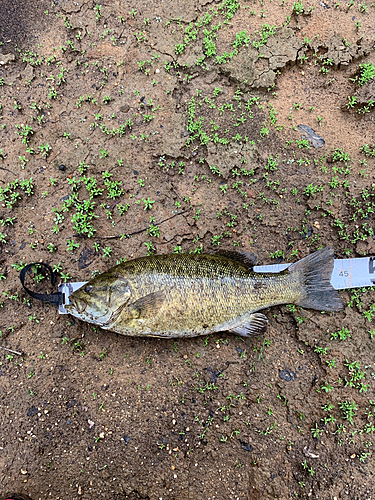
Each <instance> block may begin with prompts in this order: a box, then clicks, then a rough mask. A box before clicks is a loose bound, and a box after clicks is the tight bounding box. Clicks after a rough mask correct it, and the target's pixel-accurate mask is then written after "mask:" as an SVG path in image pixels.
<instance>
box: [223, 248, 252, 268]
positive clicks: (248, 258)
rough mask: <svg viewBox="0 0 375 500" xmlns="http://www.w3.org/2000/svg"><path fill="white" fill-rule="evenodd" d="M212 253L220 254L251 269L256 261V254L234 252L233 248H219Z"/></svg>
mask: <svg viewBox="0 0 375 500" xmlns="http://www.w3.org/2000/svg"><path fill="white" fill-rule="evenodd" d="M214 255H218V256H219V255H222V256H223V257H226V258H227V259H231V260H235V261H236V262H239V263H240V264H242V265H244V266H246V267H247V268H248V269H252V268H253V267H254V266H255V265H256V264H257V262H258V256H257V255H255V253H250V252H235V251H234V250H219V251H218V252H216V253H215V254H214Z"/></svg>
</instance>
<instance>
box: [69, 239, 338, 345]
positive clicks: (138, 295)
mask: <svg viewBox="0 0 375 500" xmlns="http://www.w3.org/2000/svg"><path fill="white" fill-rule="evenodd" d="M255 264H256V256H255V255H253V254H247V253H240V252H238V253H237V252H222V253H220V252H219V253H216V254H214V255H211V254H200V255H199V254H198V255H192V254H167V255H152V256H149V257H141V258H138V259H134V260H130V261H128V262H125V263H123V264H119V265H117V266H115V267H112V268H111V269H109V270H108V271H106V272H105V273H103V274H101V275H99V276H97V277H96V278H94V279H92V280H90V281H89V282H88V283H86V284H85V285H84V286H82V287H81V288H79V289H78V290H76V291H75V292H74V293H73V294H72V295H71V296H70V297H69V298H70V301H71V304H70V305H67V306H66V310H67V311H68V312H69V313H70V314H72V315H73V316H75V317H76V318H79V319H81V320H83V321H87V322H89V323H93V324H95V325H98V326H100V327H101V328H104V329H105V330H111V331H113V332H117V333H120V334H122V335H132V336H144V335H146V336H150V337H162V338H173V337H196V336H199V335H207V334H209V333H213V332H219V331H228V332H233V333H235V334H237V335H241V336H244V337H249V336H250V335H257V334H259V333H263V332H265V331H266V329H267V323H268V320H267V317H266V316H264V315H263V314H261V313H259V312H258V311H260V310H261V309H264V308H267V307H271V306H275V305H280V304H290V303H293V304H296V305H299V306H302V307H305V308H309V309H316V310H319V311H341V310H342V309H343V303H342V301H341V298H340V297H339V294H338V292H337V291H336V290H335V289H334V288H333V287H332V285H331V283H330V279H331V274H332V270H333V264H334V262H333V249H332V248H323V249H322V250H319V251H317V252H315V253H313V254H311V255H308V256H307V257H305V258H303V259H301V260H300V261H298V262H296V263H294V264H292V265H291V266H290V267H289V268H288V269H286V270H285V271H283V272H281V273H278V274H275V273H254V272H253V271H252V268H253V266H254V265H255Z"/></svg>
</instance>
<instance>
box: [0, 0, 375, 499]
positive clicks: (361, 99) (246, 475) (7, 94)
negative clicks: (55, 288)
mask: <svg viewBox="0 0 375 500" xmlns="http://www.w3.org/2000/svg"><path fill="white" fill-rule="evenodd" d="M312 8H313V9H312ZM374 26H375V6H374V3H372V4H368V5H367V4H365V3H362V4H360V3H358V2H351V3H349V4H344V3H334V2H332V1H329V0H327V2H326V1H324V2H320V3H319V2H314V3H313V2H311V1H308V3H304V4H303V5H302V3H299V2H295V3H293V2H291V1H290V0H286V1H283V2H278V1H276V0H274V1H272V2H270V1H268V0H267V1H266V2H263V1H262V2H258V1H254V2H247V1H242V2H241V3H239V2H237V1H236V0H225V1H224V2H223V3H220V2H209V1H205V0H196V1H193V0H191V1H186V0H178V1H174V2H171V1H169V0H168V1H166V0H164V1H161V2H143V1H139V2H137V4H132V3H130V2H120V1H116V0H106V1H105V2H102V3H101V4H97V3H96V2H92V1H70V0H59V1H56V0H55V2H54V4H51V3H50V2H44V1H41V2H29V1H26V2H19V1H18V0H17V1H10V0H3V1H2V5H1V10H0V42H1V45H0V104H1V108H0V194H1V202H0V224H1V226H0V241H1V242H0V265H1V267H0V291H1V300H0V302H1V304H0V305H1V309H0V312H1V315H0V331H1V333H0V346H1V347H3V348H8V349H12V350H15V351H17V352H22V356H19V355H17V354H12V353H10V352H9V351H5V350H0V426H1V436H0V485H1V489H0V496H1V492H4V493H5V492H6V491H15V490H16V491H20V492H25V493H28V494H29V495H30V496H31V497H33V498H34V499H41V500H42V499H47V498H53V499H66V498H71V499H79V498H82V499H91V498H106V499H116V500H122V499H131V500H135V499H149V500H157V499H163V500H172V499H174V500H182V499H191V498H195V499H217V500H222V499H223V500H224V499H233V500H235V499H242V498H243V499H247V500H260V499H262V500H271V499H276V498H277V499H283V500H289V499H294V498H302V499H308V498H314V499H322V500H328V499H329V500H333V499H344V500H349V499H350V500H354V499H358V500H359V499H360V500H365V499H373V498H375V486H374V480H373V470H374V466H375V462H374V444H373V443H374V439H375V436H374V432H375V416H374V414H375V408H374V403H373V401H374V400H375V397H374V387H375V375H374V372H375V360H374V354H375V348H374V346H375V330H374V321H373V319H374V316H375V305H374V292H373V291H372V290H370V289H367V290H352V291H345V292H342V293H341V295H342V298H343V301H344V303H345V304H346V305H345V310H344V311H343V312H340V313H335V314H327V313H326V314H321V313H319V312H317V311H309V310H302V309H299V308H293V307H286V306H281V307H274V308H272V309H269V310H266V311H265V313H266V314H267V316H268V318H269V320H270V327H269V331H268V332H267V334H266V335H265V336H264V337H254V338H250V339H242V338H238V337H235V336H234V335H229V334H225V333H223V334H220V335H211V336H209V337H207V338H204V337H202V338H196V339H189V340H184V339H179V340H177V341H168V340H155V339H147V338H139V339H138V338H126V337H122V336H119V335H116V334H113V333H110V332H104V331H101V330H100V329H98V328H93V327H92V326H90V325H88V324H85V323H81V322H79V321H74V320H72V318H69V317H68V316H59V315H58V312H57V310H56V309H55V308H54V307H53V306H51V305H47V304H42V303H41V302H38V301H36V300H34V299H30V298H29V297H27V296H26V294H25V292H24V291H23V290H22V288H21V285H20V282H19V278H18V274H19V273H18V269H19V268H20V267H22V265H24V264H25V263H30V262H38V261H43V262H49V263H50V264H51V265H52V266H53V267H55V268H57V269H58V271H59V272H60V276H61V280H63V279H64V278H65V279H66V280H69V281H84V280H87V279H89V278H90V276H91V275H92V273H93V272H102V271H104V270H106V269H107V268H109V267H110V266H112V265H114V264H116V262H117V261H118V260H119V259H122V258H126V259H129V258H132V257H138V256H142V255H146V253H147V252H150V253H152V252H158V253H167V252H173V251H176V252H179V251H183V252H189V251H195V252H200V251H206V252H213V251H217V250H220V249H226V250H236V249H237V250H245V251H250V252H255V253H257V254H258V256H259V261H260V262H261V263H272V262H279V261H280V260H282V259H285V260H287V261H296V260H297V259H298V258H302V257H304V256H306V255H308V254H309V253H310V252H312V251H315V250H317V249H318V248H320V247H321V246H328V245H330V246H333V247H334V248H335V254H336V257H337V258H347V257H348V256H351V257H359V256H364V255H375V242H374V233H373V226H374V223H373V221H374V209H375V187H374V171H375V168H374V161H375V160H374V156H375V146H374V144H373V143H374V142H375V139H374V137H375V131H374V106H373V104H374V101H375V95H374V79H373V76H372V77H371V74H372V73H371V66H372V67H373V65H374V64H375V57H374V34H375V32H374ZM366 68H367V70H368V73H366V74H367V75H368V76H367V77H366V78H367V80H366V78H365V77H364V75H365V69H366ZM367 70H366V71H367ZM299 125H304V126H305V130H309V129H306V127H310V129H312V130H313V132H312V133H311V134H312V135H311V134H310V135H311V136H312V137H313V134H314V133H315V134H316V135H318V136H320V137H322V138H323V139H324V145H322V147H319V148H315V147H314V146H313V144H312V143H311V144H310V143H309V141H308V138H306V134H305V135H303V133H302V132H303V130H304V129H303V127H302V128H301V129H299V128H298V126H299ZM316 144H319V145H321V144H322V143H321V141H320V142H319V141H318V142H316ZM365 145H367V146H365ZM103 174H104V175H103ZM31 178H32V181H30V179H31ZM172 217H173V218H172ZM162 221H165V222H162ZM140 230H143V231H142V232H140ZM146 230H147V231H146ZM131 233H135V234H134V235H133V236H132V237H131V238H122V239H121V238H120V235H127V234H131ZM38 279H39V278H38ZM28 285H29V287H33V288H34V289H35V290H37V291H39V292H43V291H45V290H50V291H51V290H52V287H51V286H50V285H49V284H48V282H47V279H43V280H42V281H41V282H40V283H39V282H37V281H32V280H31V278H29V279H28Z"/></svg>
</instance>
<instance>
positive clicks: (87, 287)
mask: <svg viewBox="0 0 375 500" xmlns="http://www.w3.org/2000/svg"><path fill="white" fill-rule="evenodd" d="M92 288H93V287H92V286H91V285H88V286H85V292H86V293H89V291H90V290H92Z"/></svg>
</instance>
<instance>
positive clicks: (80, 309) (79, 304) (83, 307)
mask: <svg viewBox="0 0 375 500" xmlns="http://www.w3.org/2000/svg"><path fill="white" fill-rule="evenodd" d="M69 300H70V302H71V304H70V305H73V306H74V307H75V308H76V310H77V312H78V313H79V314H82V313H83V312H84V311H85V310H86V308H87V304H85V303H84V302H82V301H81V300H76V299H75V298H74V297H69Z"/></svg>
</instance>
